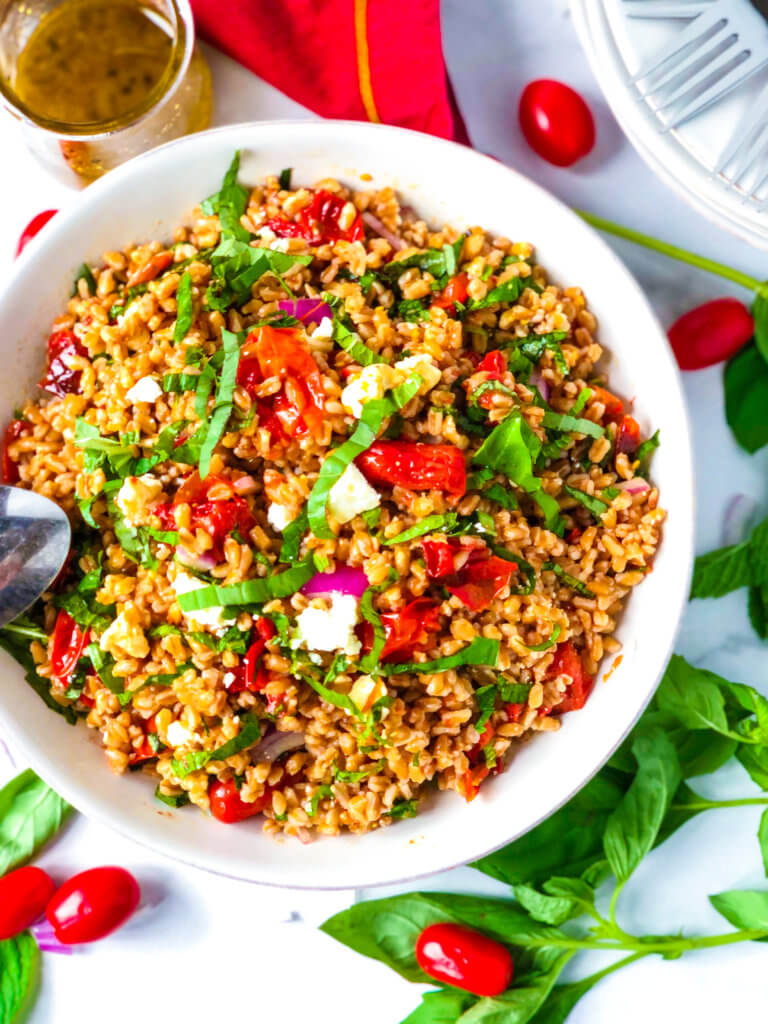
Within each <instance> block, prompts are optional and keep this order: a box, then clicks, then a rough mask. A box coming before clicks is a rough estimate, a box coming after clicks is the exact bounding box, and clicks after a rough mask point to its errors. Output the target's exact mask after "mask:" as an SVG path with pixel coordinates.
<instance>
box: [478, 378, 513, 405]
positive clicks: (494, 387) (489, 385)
mask: <svg viewBox="0 0 768 1024" xmlns="http://www.w3.org/2000/svg"><path fill="white" fill-rule="evenodd" d="M492 391H497V392H498V393H499V394H501V395H506V396H507V397H508V398H517V395H516V394H515V392H514V391H512V390H511V389H510V388H508V387H507V386H506V384H502V383H501V381H500V380H484V381H483V382H482V384H478V386H477V387H476V388H475V390H474V391H473V392H472V394H471V395H470V396H469V399H468V402H469V405H470V406H477V404H478V402H479V401H480V399H481V398H482V396H483V395H485V394H488V392H492Z"/></svg>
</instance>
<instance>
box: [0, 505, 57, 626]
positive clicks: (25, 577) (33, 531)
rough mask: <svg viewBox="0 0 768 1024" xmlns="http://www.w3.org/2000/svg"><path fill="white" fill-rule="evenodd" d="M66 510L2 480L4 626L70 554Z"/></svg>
mask: <svg viewBox="0 0 768 1024" xmlns="http://www.w3.org/2000/svg"><path fill="white" fill-rule="evenodd" d="M71 533H72V531H71V528H70V525H69V519H68V518H67V514H66V512H65V511H64V510H63V509H62V508H59V506H58V505H57V504H56V503H55V502H53V501H51V500H50V499H49V498H44V497H42V495H40V494H36V493H35V492H34V491H26V490H24V489H23V488H21V487H6V486H4V485H0V627H1V626H6V625H7V624H8V623H9V622H11V621H12V620H13V619H15V618H16V616H17V615H20V614H21V613H22V612H23V611H24V610H25V609H27V608H29V606H30V605H31V604H34V603H35V601H36V600H37V599H38V597H40V595H41V594H42V593H43V591H44V590H46V589H47V588H48V587H49V586H50V585H51V583H52V582H53V581H54V580H55V579H56V577H57V576H58V574H59V571H60V570H61V567H62V565H63V564H64V562H65V560H66V557H67V555H68V553H69V545H70V537H71Z"/></svg>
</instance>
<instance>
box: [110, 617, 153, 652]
mask: <svg viewBox="0 0 768 1024" xmlns="http://www.w3.org/2000/svg"><path fill="white" fill-rule="evenodd" d="M134 614H135V613H134ZM99 647H100V648H101V649H102V651H106V652H107V653H108V654H111V655H112V656H113V657H114V658H116V659H117V660H118V661H119V660H120V659H121V658H125V657H131V658H146V656H147V655H148V654H149V643H148V641H147V638H146V636H145V635H144V630H143V629H142V628H141V626H140V625H138V623H137V622H133V621H132V620H131V617H130V616H129V614H128V613H127V611H125V610H123V611H121V612H120V614H119V615H117V616H116V617H115V618H114V619H113V621H112V622H111V623H110V624H109V625H108V626H107V628H106V629H105V630H104V632H103V633H102V634H101V637H100V639H99Z"/></svg>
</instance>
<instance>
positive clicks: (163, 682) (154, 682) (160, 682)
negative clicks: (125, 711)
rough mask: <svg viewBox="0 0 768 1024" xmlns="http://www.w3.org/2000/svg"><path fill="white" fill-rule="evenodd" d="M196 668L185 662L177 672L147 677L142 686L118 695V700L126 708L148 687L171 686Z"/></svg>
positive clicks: (189, 662)
mask: <svg viewBox="0 0 768 1024" xmlns="http://www.w3.org/2000/svg"><path fill="white" fill-rule="evenodd" d="M194 667H195V666H194V665H193V664H192V662H191V661H185V662H184V663H183V664H182V665H177V666H176V671H175V672H160V673H158V674H157V675H154V676H147V678H146V679H145V680H144V682H143V683H142V684H141V686H137V687H136V688H135V689H134V690H124V691H123V692H122V693H118V694H117V699H118V701H119V702H120V704H121V705H122V706H123V707H125V705H126V704H130V702H131V701H132V700H133V698H134V696H135V695H136V694H137V693H138V692H139V690H144V689H146V688H147V687H148V686H170V685H171V683H173V681H174V680H175V679H178V678H179V676H180V675H182V674H183V673H184V672H186V671H188V670H189V669H191V668H194Z"/></svg>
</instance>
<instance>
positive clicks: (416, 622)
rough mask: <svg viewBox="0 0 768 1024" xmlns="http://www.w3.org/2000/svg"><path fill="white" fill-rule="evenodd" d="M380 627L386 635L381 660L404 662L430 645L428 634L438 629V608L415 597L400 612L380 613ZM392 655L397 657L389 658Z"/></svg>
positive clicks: (431, 602)
mask: <svg viewBox="0 0 768 1024" xmlns="http://www.w3.org/2000/svg"><path fill="white" fill-rule="evenodd" d="M381 624H382V625H383V626H384V632H385V633H386V634H387V639H386V643H385V644H384V647H383V649H382V652H381V660H382V661H386V660H388V659H391V660H394V661H408V659H409V658H411V657H412V655H414V654H415V653H416V652H417V651H422V650H424V649H425V648H427V647H429V646H430V644H431V643H432V635H433V634H434V633H436V632H437V631H438V630H439V629H440V605H439V604H437V603H436V602H435V601H433V600H432V599H431V598H429V597H417V598H416V599H415V600H414V601H411V602H410V603H409V604H407V605H406V606H405V607H404V608H401V609H400V611H397V612H384V613H383V614H382V616H381ZM366 625H367V626H368V625H369V624H368V623H366ZM369 628H370V626H369ZM371 632H372V631H371ZM366 638H368V634H367V633H366ZM371 642H372V641H371ZM366 646H368V647H370V644H367V645H366ZM394 654H397V658H394V659H393V658H392V655H394Z"/></svg>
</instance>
